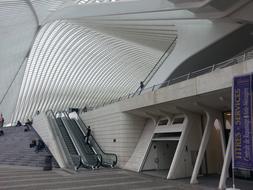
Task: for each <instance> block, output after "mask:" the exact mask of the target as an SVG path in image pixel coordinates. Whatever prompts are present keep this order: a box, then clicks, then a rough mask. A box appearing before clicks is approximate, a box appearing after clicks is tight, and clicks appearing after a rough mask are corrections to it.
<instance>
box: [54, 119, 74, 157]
mask: <svg viewBox="0 0 253 190" xmlns="http://www.w3.org/2000/svg"><path fill="white" fill-rule="evenodd" d="M56 123H57V124H58V128H59V130H60V132H61V135H62V137H63V139H64V142H65V144H66V146H67V148H68V151H69V153H70V154H71V155H78V153H77V151H76V149H75V146H74V145H73V143H72V141H71V138H70V136H69V134H68V132H67V130H66V128H65V127H64V124H63V122H62V120H61V118H56Z"/></svg>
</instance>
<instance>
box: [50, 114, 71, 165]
mask: <svg viewBox="0 0 253 190" xmlns="http://www.w3.org/2000/svg"><path fill="white" fill-rule="evenodd" d="M50 115H51V116H52V119H53V120H52V121H54V122H53V123H52V122H50V121H49V123H50V124H51V125H53V126H51V127H50V128H51V131H52V133H53V135H54V137H55V140H56V142H57V144H58V145H59V148H60V149H61V153H63V154H62V157H63V158H64V160H65V163H67V165H68V166H70V168H72V169H74V166H75V164H74V163H73V161H72V159H69V158H71V154H70V153H69V151H68V148H67V145H66V143H65V142H64V141H63V140H62V139H63V137H62V134H61V132H60V131H59V129H58V124H57V123H56V117H55V115H54V112H53V111H52V110H48V111H46V116H47V117H50ZM56 126H57V127H56ZM59 136H60V137H59Z"/></svg>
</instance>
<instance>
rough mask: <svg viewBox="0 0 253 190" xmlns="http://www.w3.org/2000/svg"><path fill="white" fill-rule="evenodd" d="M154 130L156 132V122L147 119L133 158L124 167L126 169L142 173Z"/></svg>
mask: <svg viewBox="0 0 253 190" xmlns="http://www.w3.org/2000/svg"><path fill="white" fill-rule="evenodd" d="M154 130H155V123H154V121H152V119H147V121H146V122H145V127H144V129H143V131H142V134H141V136H140V138H139V141H138V143H137V145H136V148H135V150H134V152H133V154H132V156H131V158H130V159H129V160H128V162H127V163H126V165H125V166H124V169H128V170H132V171H136V172H139V171H140V169H141V167H142V164H144V163H143V161H144V158H145V156H146V154H147V151H148V149H149V146H150V145H151V139H152V137H153V134H154Z"/></svg>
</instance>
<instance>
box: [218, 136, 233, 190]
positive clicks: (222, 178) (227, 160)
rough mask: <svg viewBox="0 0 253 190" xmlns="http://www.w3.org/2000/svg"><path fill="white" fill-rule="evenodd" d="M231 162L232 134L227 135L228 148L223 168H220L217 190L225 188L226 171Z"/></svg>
mask: <svg viewBox="0 0 253 190" xmlns="http://www.w3.org/2000/svg"><path fill="white" fill-rule="evenodd" d="M231 160H232V133H230V135H229V140H228V146H227V150H226V155H225V158H224V161H223V167H222V172H221V176H220V182H219V189H224V188H226V179H227V177H228V169H229V165H230V163H231Z"/></svg>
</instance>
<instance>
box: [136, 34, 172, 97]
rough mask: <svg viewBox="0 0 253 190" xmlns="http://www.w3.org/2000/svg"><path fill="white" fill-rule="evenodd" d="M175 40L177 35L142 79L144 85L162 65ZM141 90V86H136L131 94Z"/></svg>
mask: <svg viewBox="0 0 253 190" xmlns="http://www.w3.org/2000/svg"><path fill="white" fill-rule="evenodd" d="M176 41H177V36H176V37H175V39H174V40H173V41H172V43H171V44H170V45H169V47H168V48H167V49H166V51H165V52H164V53H163V55H162V56H161V57H160V58H159V60H158V61H157V63H156V64H155V66H154V67H153V68H152V70H151V71H150V72H149V73H148V75H147V76H146V78H145V79H144V80H143V84H144V87H145V86H146V85H147V84H148V82H149V81H150V80H151V78H152V77H153V76H154V75H155V73H156V72H157V71H158V70H159V68H160V67H161V66H162V65H163V63H164V61H165V60H166V58H167V57H168V56H169V55H170V53H171V52H172V50H173V49H174V47H175V45H176ZM139 91H141V87H138V88H137V89H136V91H135V92H134V93H133V95H132V96H135V95H136V94H138V92H139Z"/></svg>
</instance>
